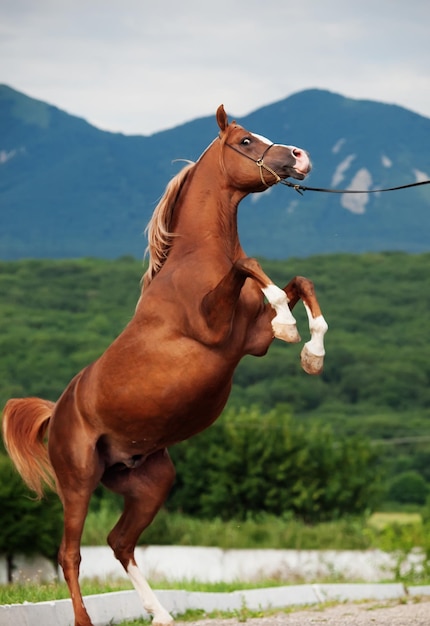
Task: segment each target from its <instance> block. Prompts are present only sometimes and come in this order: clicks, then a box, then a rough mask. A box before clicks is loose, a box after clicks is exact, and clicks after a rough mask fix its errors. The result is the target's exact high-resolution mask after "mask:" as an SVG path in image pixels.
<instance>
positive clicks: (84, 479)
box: [49, 401, 103, 626]
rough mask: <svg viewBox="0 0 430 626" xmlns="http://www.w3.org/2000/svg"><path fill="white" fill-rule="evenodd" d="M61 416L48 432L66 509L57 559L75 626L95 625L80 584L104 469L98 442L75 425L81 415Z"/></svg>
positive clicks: (50, 448) (59, 490)
mask: <svg viewBox="0 0 430 626" xmlns="http://www.w3.org/2000/svg"><path fill="white" fill-rule="evenodd" d="M60 403H61V401H60ZM60 407H61V404H60ZM63 408H64V407H63ZM58 410H59V407H58V406H57V411H58ZM72 411H73V409H72ZM62 417H66V418H67V419H63V420H62V421H61V423H59V421H57V422H56V421H55V419H54V422H53V424H52V428H51V431H50V435H49V452H50V458H51V462H52V465H53V467H54V470H55V473H56V477H57V488H58V494H59V496H60V498H61V501H62V504H63V510H64V532H63V539H62V542H61V546H60V551H59V554H58V561H59V564H60V565H61V567H62V569H63V573H64V578H65V580H66V583H67V586H68V587H69V592H70V597H71V599H72V604H73V611H74V614H75V626H92V622H91V620H90V617H89V615H88V613H87V611H86V609H85V606H84V603H83V598H82V593H81V589H80V585H79V565H80V562H81V554H80V544H81V537H82V531H83V527H84V522H85V518H86V515H87V512H88V505H89V501H90V498H91V494H92V493H93V491H94V489H95V487H96V486H97V484H98V483H99V482H100V478H101V475H102V473H103V470H102V466H101V463H100V459H99V457H98V455H97V453H94V448H95V442H94V441H92V440H90V439H89V438H87V437H86V433H85V431H83V430H81V429H80V428H79V429H78V428H76V429H74V430H73V429H72V424H74V423H75V424H79V419H77V420H76V421H74V420H73V413H72V412H71V411H69V412H67V413H63V415H62Z"/></svg>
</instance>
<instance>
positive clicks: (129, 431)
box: [87, 350, 234, 454]
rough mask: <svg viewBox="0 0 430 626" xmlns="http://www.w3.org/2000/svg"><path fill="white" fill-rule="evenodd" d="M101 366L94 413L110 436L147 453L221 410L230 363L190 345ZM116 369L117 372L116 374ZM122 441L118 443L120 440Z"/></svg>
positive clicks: (185, 434)
mask: <svg viewBox="0 0 430 626" xmlns="http://www.w3.org/2000/svg"><path fill="white" fill-rule="evenodd" d="M132 361H133V360H131V361H129V367H128V368H125V367H124V368H123V367H119V368H118V362H117V363H116V367H115V370H114V371H109V370H108V369H105V371H104V373H103V372H102V371H101V370H100V369H99V371H98V383H97V396H98V399H97V402H96V406H95V412H96V414H97V415H96V416H94V417H93V416H91V415H89V414H87V419H89V420H93V419H96V420H97V422H98V423H99V428H100V426H101V425H102V424H103V425H104V428H105V431H106V435H107V436H108V437H109V439H112V440H113V439H115V440H116V441H118V438H119V440H121V441H123V442H124V445H125V447H126V448H127V454H128V450H129V449H130V450H133V451H134V453H135V454H137V452H136V450H138V449H139V450H140V451H141V452H142V454H147V453H150V452H153V451H155V450H156V449H159V448H161V447H167V446H170V445H172V444H174V443H177V442H179V441H183V440H184V439H187V438H189V437H191V436H192V435H194V434H196V433H198V432H200V431H202V430H204V429H205V428H207V427H208V426H209V425H210V424H211V423H212V422H213V421H214V420H215V419H216V418H217V417H218V416H219V415H220V413H221V411H222V410H223V408H224V406H225V403H226V402H227V399H228V396H229V394H230V390H231V380H232V375H233V371H234V367H232V366H231V365H229V364H228V363H226V361H225V359H222V358H219V357H217V356H215V357H214V355H209V354H208V355H205V354H204V352H203V351H200V352H199V351H196V350H189V351H188V353H187V354H180V353H176V355H175V354H171V355H170V358H169V359H167V358H165V359H164V360H163V359H161V360H160V359H155V358H153V359H149V358H146V359H142V362H139V363H136V361H135V362H134V367H131V368H130V365H132ZM114 374H115V375H114ZM121 447H122V444H121Z"/></svg>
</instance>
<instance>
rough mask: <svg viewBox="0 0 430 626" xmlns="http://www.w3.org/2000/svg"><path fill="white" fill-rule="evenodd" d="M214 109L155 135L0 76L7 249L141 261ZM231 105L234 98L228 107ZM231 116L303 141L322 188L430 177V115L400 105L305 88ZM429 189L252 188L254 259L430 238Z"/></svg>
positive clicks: (245, 223)
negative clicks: (58, 103)
mask: <svg viewBox="0 0 430 626" xmlns="http://www.w3.org/2000/svg"><path fill="white" fill-rule="evenodd" d="M218 104H219V103H216V104H215V106H214V115H213V116H206V117H202V118H197V119H195V120H190V121H188V122H185V123H184V124H181V125H179V126H176V127H174V128H171V129H166V130H162V131H158V132H156V133H154V134H152V135H124V134H122V133H112V132H110V131H103V130H99V129H97V128H96V127H94V126H92V125H91V124H89V123H88V122H87V121H86V120H84V119H83V118H80V117H77V116H73V115H70V114H68V113H65V112H64V111H62V110H61V109H58V108H57V107H55V106H53V105H50V104H46V103H44V102H42V101H39V100H35V99H33V98H31V97H30V96H26V95H24V94H21V93H20V92H18V91H16V90H14V89H12V88H10V87H8V86H5V85H0V138H1V139H0V220H1V229H0V230H1V232H0V258H2V259H17V258H23V257H45V258H51V257H52V258H64V257H80V256H100V257H104V258H115V257H117V256H121V255H126V254H130V255H133V256H137V257H141V256H142V254H143V250H144V248H145V247H146V243H145V240H144V237H143V234H142V233H143V231H144V228H145V225H146V223H147V221H148V220H149V218H150V216H151V214H152V212H153V210H154V208H155V206H156V203H157V201H158V199H159V197H160V196H161V194H162V193H163V190H164V188H165V186H166V184H167V183H168V181H169V180H170V179H171V178H172V177H173V176H174V175H175V174H176V173H177V171H178V170H179V169H180V168H181V167H182V164H181V163H175V162H173V161H174V160H175V159H189V160H196V159H197V158H198V157H199V156H200V154H201V153H202V152H203V151H204V149H205V148H206V147H207V145H208V144H209V143H210V142H211V141H212V140H213V139H214V138H215V137H216V134H217V126H216V121H215V108H216V106H218ZM225 105H226V110H227V111H228V103H225ZM229 117H230V119H231V120H232V119H237V121H238V123H240V124H242V125H243V126H245V127H246V128H248V129H249V130H250V131H251V132H256V133H260V134H262V135H266V136H267V137H270V139H271V140H272V141H275V142H279V143H288V144H291V145H298V146H300V147H303V148H305V149H306V150H308V151H309V152H310V154H311V159H312V161H313V172H312V173H311V175H310V176H309V177H308V179H307V180H306V181H305V182H304V184H305V185H306V186H310V187H331V186H335V187H337V188H348V187H352V188H357V186H358V185H360V186H362V187H363V188H364V189H365V190H366V189H375V188H384V187H392V186H397V185H402V184H407V183H411V182H415V181H417V180H422V179H424V178H426V177H427V178H430V155H429V152H428V149H427V145H428V141H429V139H430V119H428V118H426V117H423V116H421V115H419V114H416V113H413V112H411V111H409V110H407V109H403V108H402V107H399V106H398V105H393V104H384V103H379V102H373V101H370V100H354V99H351V98H345V97H344V96H342V95H340V94H336V93H333V92H330V91H326V90H321V89H307V90H304V91H301V92H298V93H296V94H293V95H291V96H289V97H287V98H285V99H283V100H281V101H279V102H274V103H271V104H268V105H265V106H264V107H262V108H260V109H257V110H256V111H253V112H251V113H249V114H248V115H246V116H244V117H241V118H236V117H235V116H234V114H230V113H229ZM429 209H430V190H429V189H428V188H426V187H425V186H423V187H421V188H418V189H413V190H407V191H401V192H390V193H387V194H363V195H360V196H358V195H355V194H353V195H349V196H346V194H336V196H334V195H332V194H316V193H314V192H305V195H304V197H300V196H298V195H297V194H296V193H295V192H294V191H292V190H288V189H285V188H281V187H280V186H278V187H276V188H272V189H271V190H269V191H268V192H265V193H263V194H253V195H251V196H250V197H249V198H247V199H246V200H245V201H244V202H243V203H242V206H241V207H240V211H239V233H240V237H241V241H242V244H243V246H244V248H245V250H246V251H247V253H248V254H250V255H259V256H265V257H269V258H286V257H289V256H309V255H312V254H321V253H331V252H353V253H356V252H364V251H382V250H402V251H406V252H423V251H427V250H428V249H429V248H430V243H429V241H428V236H427V233H428V232H429V228H430V210H429Z"/></svg>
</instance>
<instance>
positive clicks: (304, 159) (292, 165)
mask: <svg viewBox="0 0 430 626" xmlns="http://www.w3.org/2000/svg"><path fill="white" fill-rule="evenodd" d="M216 117H217V122H218V126H219V127H220V135H219V136H220V139H221V141H222V142H223V146H225V150H224V155H223V161H224V167H225V169H226V172H227V173H228V175H229V177H230V178H232V179H234V181H235V183H236V184H237V185H238V186H239V187H240V188H242V189H246V190H247V191H263V190H264V189H267V187H271V186H272V185H274V184H276V183H278V182H279V181H280V180H283V179H284V178H289V177H292V178H296V179H298V180H303V179H304V178H305V177H306V176H307V174H309V172H310V170H311V162H310V159H309V156H308V153H307V152H306V151H305V150H303V149H302V148H296V147H295V146H285V145H283V144H277V143H272V142H271V141H269V139H266V138H265V137H262V136H261V135H256V134H254V133H250V132H249V131H247V130H246V129H245V128H243V127H242V126H239V125H238V124H236V122H232V123H231V124H229V122H228V118H227V114H226V112H225V110H224V107H223V105H222V104H221V105H220V106H219V107H218V110H217V114H216ZM238 155H241V156H243V157H245V159H243V161H241V162H238V158H239V157H238Z"/></svg>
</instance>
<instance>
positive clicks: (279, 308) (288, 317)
mask: <svg viewBox="0 0 430 626" xmlns="http://www.w3.org/2000/svg"><path fill="white" fill-rule="evenodd" d="M261 291H262V292H263V293H264V295H265V296H266V298H267V300H268V301H269V304H270V305H271V306H272V307H273V309H275V311H276V315H275V317H274V318H273V320H272V328H273V332H274V335H275V337H278V338H279V339H283V340H284V341H288V342H290V343H295V342H297V341H300V336H299V333H298V332H297V324H296V320H295V319H294V316H293V314H292V313H291V310H290V307H289V306H288V298H287V294H286V293H285V291H283V290H282V289H280V288H279V287H277V286H276V285H274V284H273V283H271V284H270V285H267V287H263V288H262V290H261Z"/></svg>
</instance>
